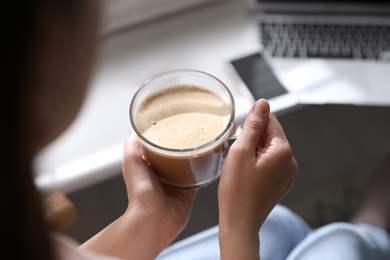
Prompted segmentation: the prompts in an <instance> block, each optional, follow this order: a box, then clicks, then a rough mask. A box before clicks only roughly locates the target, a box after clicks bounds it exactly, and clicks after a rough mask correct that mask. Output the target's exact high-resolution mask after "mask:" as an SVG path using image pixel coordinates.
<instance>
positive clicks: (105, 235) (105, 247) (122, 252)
mask: <svg viewBox="0 0 390 260" xmlns="http://www.w3.org/2000/svg"><path fill="white" fill-rule="evenodd" d="M171 240H172V239H171V238H170V235H169V234H164V232H162V230H161V225H159V221H158V218H152V217H150V216H149V215H148V214H147V212H145V211H143V210H142V208H141V209H137V208H135V207H133V208H128V209H127V210H126V212H125V213H124V214H123V215H122V216H121V217H119V218H118V219H117V220H115V221H114V222H113V223H111V224H110V225H109V226H107V227H106V228H105V229H103V230H102V231H101V232H99V233H98V234H96V235H95V236H94V237H92V238H91V239H89V240H88V241H87V242H85V243H84V244H83V245H81V247H82V248H84V249H87V250H90V251H94V252H97V253H100V254H104V255H110V256H115V257H119V258H121V259H155V258H156V257H157V256H158V255H159V254H160V252H161V251H162V250H164V249H165V247H167V246H168V245H169V243H170V242H171Z"/></svg>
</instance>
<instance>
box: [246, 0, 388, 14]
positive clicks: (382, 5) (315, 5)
mask: <svg viewBox="0 0 390 260" xmlns="http://www.w3.org/2000/svg"><path fill="white" fill-rule="evenodd" d="M250 2H251V7H252V8H254V9H257V10H261V11H264V12H270V13H272V12H278V13H280V12H283V13H298V12H299V13H324V14H329V13H335V14H337V13H343V14H390V1H388V0H385V1H384V0H382V1H380V0H371V1H370V0H342V1H340V0H327V1H323V0H322V1H321V0H250Z"/></svg>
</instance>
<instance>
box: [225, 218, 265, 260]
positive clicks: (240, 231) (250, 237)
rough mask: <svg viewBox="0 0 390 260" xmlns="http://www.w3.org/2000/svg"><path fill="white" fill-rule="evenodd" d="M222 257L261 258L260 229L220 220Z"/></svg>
mask: <svg viewBox="0 0 390 260" xmlns="http://www.w3.org/2000/svg"><path fill="white" fill-rule="evenodd" d="M219 246H220V252H221V259H224V260H225V259H260V253H259V251H260V241H259V231H258V229H257V228H256V227H254V226H252V227H250V226H249V225H245V224H242V223H236V224H232V223H226V222H223V221H222V222H220V225H219Z"/></svg>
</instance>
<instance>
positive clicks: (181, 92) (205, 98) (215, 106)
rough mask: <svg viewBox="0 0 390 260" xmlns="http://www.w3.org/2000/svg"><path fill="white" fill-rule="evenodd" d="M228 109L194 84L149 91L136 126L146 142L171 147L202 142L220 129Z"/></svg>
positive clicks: (214, 95)
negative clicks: (154, 91)
mask: <svg viewBox="0 0 390 260" xmlns="http://www.w3.org/2000/svg"><path fill="white" fill-rule="evenodd" d="M229 117H230V112H229V108H228V106H227V105H226V103H225V102H224V101H223V100H222V98H221V97H219V96H218V95H216V94H215V93H213V92H211V91H209V90H207V89H204V88H202V87H199V86H194V85H178V86H172V87H169V88H167V89H164V90H162V91H159V92H156V93H154V94H151V95H150V96H149V97H147V98H146V99H145V100H144V101H143V102H142V104H141V105H140V107H139V109H138V112H137V115H136V126H137V129H138V130H139V131H140V132H141V133H142V135H144V137H146V138H147V139H148V140H149V141H151V142H153V143H155V144H157V145H159V146H162V147H165V148H171V149H188V148H193V147H198V146H201V145H204V144H206V143H208V142H210V141H211V140H213V139H214V138H216V137H217V136H218V135H219V134H220V133H221V132H222V130H224V128H225V126H226V124H227V122H228V120H229Z"/></svg>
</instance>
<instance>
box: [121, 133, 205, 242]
mask: <svg viewBox="0 0 390 260" xmlns="http://www.w3.org/2000/svg"><path fill="white" fill-rule="evenodd" d="M123 177H124V179H125V182H126V188H127V195H128V198H129V207H128V211H138V212H142V214H144V217H146V218H153V219H156V220H158V221H159V222H160V228H159V229H160V233H161V234H159V236H160V238H165V239H167V240H168V241H169V243H170V242H171V241H172V240H173V239H174V238H175V237H176V236H177V235H178V234H179V233H180V232H181V231H182V229H183V228H184V227H185V226H186V224H187V222H188V220H189V217H190V214H191V209H192V204H193V201H194V198H195V195H196V193H197V190H181V189H175V188H172V187H169V186H167V185H164V184H162V183H161V182H160V181H159V180H158V178H157V177H156V175H155V173H154V172H153V171H152V169H151V168H150V167H149V165H147V164H146V162H145V160H144V159H143V158H142V154H141V151H140V148H139V144H138V139H137V137H136V135H135V134H131V135H130V137H129V138H128V139H127V141H126V143H125V151H124V162H123ZM169 243H168V244H169ZM168 244H167V245H168Z"/></svg>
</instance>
